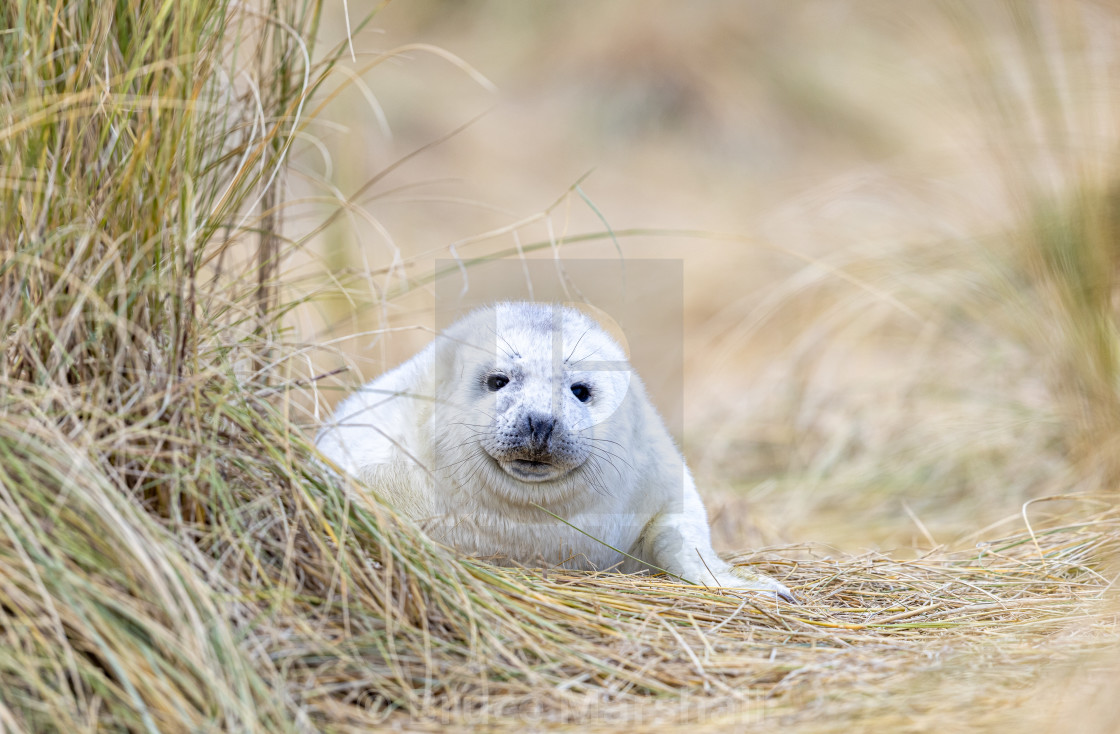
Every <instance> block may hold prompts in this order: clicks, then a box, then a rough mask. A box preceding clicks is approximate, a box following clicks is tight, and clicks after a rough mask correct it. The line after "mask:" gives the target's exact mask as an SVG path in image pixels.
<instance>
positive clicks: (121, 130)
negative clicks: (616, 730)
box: [0, 0, 1120, 733]
mask: <svg viewBox="0 0 1120 734" xmlns="http://www.w3.org/2000/svg"><path fill="white" fill-rule="evenodd" d="M319 12H320V7H319V5H318V4H317V3H283V4H282V3H260V4H257V5H252V4H250V5H232V4H228V3H226V2H223V1H222V0H213V1H212V2H191V1H190V0H188V1H187V2H176V3H172V2H163V3H158V2H157V3H148V4H139V3H134V4H122V3H117V4H116V5H97V4H90V3H77V2H74V3H67V2H62V1H61V0H59V2H53V3H52V2H45V3H35V2H30V1H29V0H17V1H16V2H13V3H8V4H6V5H5V6H4V7H3V9H0V33H2V34H3V35H0V39H2V42H0V196H2V201H0V336H2V339H3V343H2V346H0V351H2V358H0V729H3V730H4V731H13V732H43V731H65V732H68V733H69V732H74V733H76V732H87V731H88V732H93V731H137V732H154V731H236V732H285V731H293V732H295V731H315V730H327V731H369V730H371V729H374V728H376V727H378V726H381V725H389V724H400V725H402V726H409V727H412V728H417V729H429V730H433V731H442V730H447V729H454V728H464V729H465V728H469V727H472V726H481V727H483V728H487V729H500V728H511V729H521V730H523V729H524V727H525V725H526V724H525V722H526V721H529V722H536V723H537V724H539V725H540V726H541V727H545V726H551V725H553V724H555V725H564V724H572V725H578V726H580V728H582V729H585V730H587V729H592V728H595V727H596V726H601V727H604V728H612V727H618V726H626V727H628V728H630V729H633V730H634V731H640V730H654V729H657V730H663V729H664V728H666V727H677V728H685V727H687V728H689V729H690V730H691V729H695V727H696V725H697V723H700V724H702V725H704V726H706V727H709V728H711V729H713V730H716V729H729V730H741V729H743V728H744V727H746V726H748V725H750V724H752V723H759V724H764V725H766V726H768V727H770V726H772V725H777V724H780V725H783V726H787V727H788V726H797V727H800V728H802V729H804V730H812V729H814V728H818V727H821V728H827V727H828V725H829V724H835V723H837V722H839V721H845V720H846V721H858V722H861V724H863V725H866V726H874V725H876V724H879V725H881V726H885V727H895V726H897V724H898V722H899V721H900V720H903V719H906V720H907V721H910V722H913V721H915V718H914V712H919V713H924V714H926V715H930V716H936V717H938V720H939V721H941V722H942V723H944V722H948V724H949V725H951V726H953V727H956V728H960V726H961V725H962V722H967V721H972V722H976V721H978V720H980V719H982V718H983V717H982V716H978V715H977V712H978V711H992V710H994V711H999V712H1002V714H1003V715H1004V716H1005V717H1012V716H1014V715H1018V714H1015V708H1014V703H1015V701H1016V700H1017V699H1016V696H1020V697H1021V696H1022V691H1029V690H1033V689H1032V686H1039V687H1043V688H1045V687H1046V686H1047V684H1048V679H1047V676H1048V675H1050V674H1051V673H1050V671H1051V670H1052V665H1049V664H1048V661H1047V658H1049V657H1051V656H1056V657H1059V658H1061V659H1064V660H1066V661H1078V660H1087V659H1091V657H1088V656H1091V654H1092V653H1093V652H1094V651H1095V650H1098V649H1110V648H1109V647H1108V646H1109V645H1111V644H1113V642H1114V639H1115V635H1114V632H1115V631H1114V629H1113V626H1114V619H1113V617H1112V615H1111V613H1110V610H1111V607H1110V606H1109V603H1108V601H1107V599H1106V598H1105V597H1106V592H1107V590H1108V589H1109V587H1110V585H1111V583H1110V582H1111V578H1112V577H1113V576H1114V574H1115V571H1116V569H1115V567H1113V566H1111V565H1109V563H1110V560H1109V559H1113V558H1115V556H1116V551H1117V544H1118V543H1120V525H1118V518H1117V515H1116V513H1115V511H1113V510H1111V509H1109V502H1110V501H1109V500H1107V498H1106V499H1104V500H1101V499H1096V498H1092V497H1083V498H1082V499H1081V500H1080V501H1079V502H1080V504H1079V505H1078V507H1079V508H1080V512H1078V513H1076V514H1071V515H1069V516H1068V517H1067V518H1066V519H1064V520H1061V521H1050V522H1049V523H1046V524H1039V525H1038V526H1037V527H1035V526H1031V527H1029V528H1028V529H1027V530H1026V531H1023V532H1020V533H1018V534H1015V535H1013V536H1012V537H1008V538H1005V539H1002V540H993V541H991V542H988V543H986V544H984V545H983V546H981V547H979V548H974V549H969V550H968V551H966V552H954V553H950V552H948V551H944V550H941V551H937V552H934V553H931V554H929V555H927V556H925V557H923V558H919V559H916V560H911V561H901V560H897V559H892V558H890V557H887V556H881V555H863V556H855V557H849V556H844V555H836V554H832V555H829V554H827V553H825V552H824V551H823V550H821V549H816V548H813V547H808V548H790V549H784V550H772V551H770V552H767V553H760V554H758V555H757V556H756V557H754V558H753V559H752V560H754V561H755V562H757V563H759V565H760V566H761V567H762V569H763V570H765V571H766V572H767V573H770V574H773V575H774V576H776V577H777V578H780V579H782V580H783V581H784V582H785V583H787V584H788V585H789V586H791V588H793V589H794V590H795V591H796V593H798V594H799V596H800V597H801V600H802V602H803V603H802V604H801V605H799V606H788V605H782V604H775V603H773V602H765V601H761V600H758V599H755V598H751V597H743V596H737V595H730V594H728V595H724V594H719V593H716V592H714V591H713V590H708V589H703V588H695V587H685V586H681V585H678V584H674V583H670V582H668V581H664V580H659V579H649V578H639V577H621V576H618V575H615V574H608V573H604V574H587V573H571V572H552V571H540V570H511V569H498V568H493V567H490V566H487V565H485V564H481V563H475V562H470V561H463V560H460V559H456V558H454V557H452V556H451V555H450V554H448V553H447V552H446V551H445V550H443V549H441V548H439V547H437V546H435V545H434V544H432V543H431V542H430V541H428V540H427V539H426V538H425V537H424V536H423V535H422V534H421V533H419V532H418V531H417V530H416V529H415V528H413V527H411V526H409V525H408V524H407V523H405V522H403V521H401V520H399V519H398V518H396V517H395V516H394V515H393V514H392V512H391V511H390V510H389V509H387V508H383V507H381V506H379V505H377V504H376V503H374V502H372V501H370V502H369V503H366V502H359V503H355V502H354V501H352V500H351V499H348V498H351V497H355V496H360V495H354V494H350V493H347V492H344V491H342V488H341V487H339V486H338V480H336V479H332V478H331V477H330V476H329V475H328V474H327V473H326V472H325V471H324V470H323V469H321V468H320V465H319V464H317V463H316V462H315V461H314V458H313V456H314V454H313V450H312V448H311V447H310V445H309V443H308V439H307V437H306V436H305V435H303V434H302V433H301V432H300V431H298V430H297V429H296V428H295V427H294V426H293V424H292V423H291V421H290V420H289V415H290V414H291V413H292V412H293V410H294V409H293V407H292V405H291V404H290V403H289V397H290V395H291V393H292V392H293V391H294V390H298V389H305V388H306V383H305V382H301V381H299V380H295V379H293V378H292V377H291V376H290V375H289V374H288V368H287V365H286V364H285V362H284V358H283V354H284V353H285V351H284V350H285V349H286V348H291V345H290V344H287V343H285V342H284V341H283V339H284V338H285V337H284V334H283V333H282V330H281V329H280V326H279V324H280V317H281V315H282V314H283V313H284V312H285V310H286V309H287V308H289V307H290V306H291V304H287V303H283V302H281V295H280V294H279V293H278V291H277V285H278V281H277V277H278V276H277V273H278V258H280V256H281V254H282V252H283V251H284V248H285V247H287V245H286V244H285V243H284V241H283V239H282V237H281V232H282V230H281V229H280V228H279V213H280V211H282V208H281V207H282V204H283V202H282V201H281V200H280V195H279V193H277V192H279V191H281V190H282V189H280V188H279V187H278V182H279V181H280V180H282V175H283V162H284V157H285V155H286V152H287V150H288V147H289V146H290V141H291V140H292V139H293V136H294V135H295V133H296V132H298V131H299V130H301V129H302V128H301V126H302V125H303V124H304V122H305V121H304V120H303V118H302V117H301V115H302V114H303V110H304V109H306V103H307V102H308V100H309V99H310V95H311V94H312V93H313V92H314V91H315V89H316V88H317V87H318V85H319V84H320V83H321V82H322V81H323V79H324V78H325V75H326V74H328V73H329V71H330V68H331V64H332V62H333V59H334V58H336V54H337V51H331V52H328V53H327V54H326V55H325V56H324V57H321V58H324V59H325V60H323V61H316V60H315V59H316V58H320V57H316V56H315V55H314V51H313V49H312V48H311V47H310V41H309V39H311V38H313V37H314V35H315V29H316V27H317V23H318V17H319ZM1070 518H1073V519H1070ZM946 666H949V669H950V670H951V671H952V672H951V674H948V675H947V674H946V673H945V670H946ZM1113 674H1115V673H1114V672H1113ZM978 691H980V692H978ZM884 696H886V697H887V698H886V699H884V698H883V697H884ZM884 700H885V701H887V702H886V703H885V702H884ZM891 702H893V703H891ZM985 704H989V706H988V707H987V708H984V705H985ZM993 707H994V708H993ZM907 715H908V716H909V717H908V718H907ZM1004 721H1006V718H1005V719H1004Z"/></svg>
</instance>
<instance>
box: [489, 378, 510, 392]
mask: <svg viewBox="0 0 1120 734" xmlns="http://www.w3.org/2000/svg"><path fill="white" fill-rule="evenodd" d="M508 384H509V378H508V377H506V376H505V375H490V376H489V377H487V378H486V387H487V388H489V389H490V392H498V391H499V390H501V389H502V388H503V387H505V386H506V385H508Z"/></svg>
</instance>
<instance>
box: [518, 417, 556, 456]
mask: <svg viewBox="0 0 1120 734" xmlns="http://www.w3.org/2000/svg"><path fill="white" fill-rule="evenodd" d="M525 422H526V424H527V426H528V429H529V439H530V440H531V441H532V443H533V444H534V445H535V446H539V447H541V448H543V447H545V446H547V445H548V437H549V436H551V435H552V429H553V428H555V427H556V421H555V420H553V418H552V416H550V415H544V414H543V413H537V414H533V413H530V414H529V415H528V417H526V418H525Z"/></svg>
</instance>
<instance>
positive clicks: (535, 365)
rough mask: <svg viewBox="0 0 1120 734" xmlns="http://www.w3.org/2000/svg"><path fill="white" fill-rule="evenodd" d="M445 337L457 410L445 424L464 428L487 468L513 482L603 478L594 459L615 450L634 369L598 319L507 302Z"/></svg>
mask: <svg viewBox="0 0 1120 734" xmlns="http://www.w3.org/2000/svg"><path fill="white" fill-rule="evenodd" d="M446 334H447V337H448V338H449V339H455V340H457V342H458V347H459V348H457V349H456V354H458V355H460V359H458V360H457V362H458V364H457V365H456V368H455V370H454V372H452V373H449V374H448V375H447V379H449V380H450V381H451V382H452V383H454V388H453V389H454V392H455V393H456V397H457V400H456V402H457V404H458V405H459V406H460V408H461V411H460V412H461V415H462V416H463V417H462V418H461V419H460V420H459V421H449V423H461V424H462V425H464V426H466V427H468V428H470V429H471V431H470V434H471V435H470V437H469V438H467V440H468V441H474V442H476V443H477V445H478V446H479V447H480V448H481V449H482V451H484V452H485V454H486V456H487V457H488V459H489V461H490V462H491V464H492V466H494V467H496V468H497V469H499V470H500V471H501V472H502V473H504V475H505V476H507V477H508V478H510V479H513V480H515V482H514V484H515V485H538V486H539V485H549V484H550V483H551V484H555V483H557V482H559V481H564V480H566V481H567V483H568V484H573V483H578V481H579V480H582V481H583V482H584V483H591V484H596V483H601V482H602V481H603V472H602V467H601V466H599V464H601V463H602V462H601V461H597V460H596V459H610V458H611V455H613V454H615V453H616V452H615V451H613V450H611V449H610V448H609V447H608V444H609V443H611V439H610V438H609V436H608V435H607V434H609V433H610V432H611V426H612V425H613V424H616V423H617V422H618V414H619V408H620V406H621V405H622V403H623V401H624V399H625V397H626V393H627V390H628V387H629V381H630V370H629V365H628V364H627V363H626V360H625V354H624V353H623V351H622V349H621V348H619V346H618V345H617V344H616V343H615V342H614V341H613V340H612V339H611V338H610V337H609V336H608V335H607V334H606V333H605V332H604V331H603V330H602V329H601V328H600V327H599V326H598V324H596V323H595V322H594V321H592V320H591V319H590V318H588V317H587V316H585V315H583V314H582V313H580V312H579V311H576V310H574V309H569V308H565V307H562V306H556V305H549V304H533V303H504V304H498V305H497V306H494V307H491V308H488V309H483V310H481V311H477V312H475V313H473V314H471V315H470V316H468V317H467V318H466V319H464V320H463V321H461V322H459V323H458V324H456V325H455V326H453V327H452V328H451V329H449V330H448V332H446ZM467 345H470V346H467ZM616 428H617V426H616ZM464 438H466V437H464ZM608 463H609V462H608ZM584 473H587V474H589V476H586V477H585V476H582V475H583V474H584ZM507 484H508V483H507ZM526 489H527V490H531V487H526ZM541 489H544V487H541Z"/></svg>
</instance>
